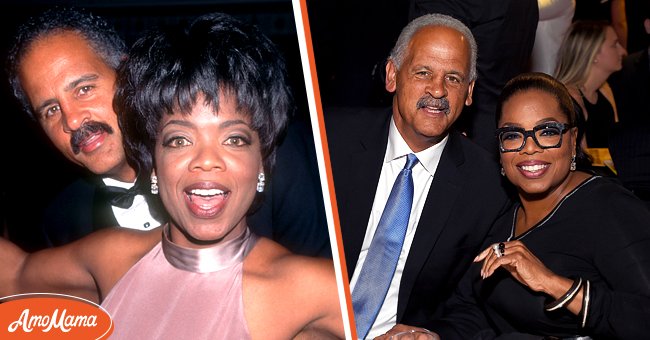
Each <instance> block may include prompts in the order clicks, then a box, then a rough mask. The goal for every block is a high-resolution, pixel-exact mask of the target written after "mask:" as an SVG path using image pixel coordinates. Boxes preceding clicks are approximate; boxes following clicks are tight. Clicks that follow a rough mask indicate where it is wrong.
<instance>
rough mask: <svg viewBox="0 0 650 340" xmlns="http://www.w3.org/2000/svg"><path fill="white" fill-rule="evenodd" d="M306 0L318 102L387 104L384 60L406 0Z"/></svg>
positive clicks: (402, 23) (403, 17) (404, 12)
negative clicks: (316, 75)
mask: <svg viewBox="0 0 650 340" xmlns="http://www.w3.org/2000/svg"><path fill="white" fill-rule="evenodd" d="M306 2H307V12H308V16H309V25H310V30H311V36H312V43H313V49H314V58H315V63H316V71H317V73H318V86H319V88H320V96H321V101H322V104H323V106H324V107H333V106H338V107H341V106H348V107H349V106H388V105H390V103H391V100H392V96H391V95H389V94H388V92H386V90H385V89H384V76H385V68H384V67H385V66H384V65H385V64H384V62H385V60H386V58H387V57H388V55H389V53H390V50H391V49H392V47H393V45H394V44H395V41H396V40H397V37H398V35H399V33H400V31H401V30H402V28H403V27H404V26H406V24H407V23H408V6H409V1H408V0H306ZM326 112H327V111H326Z"/></svg>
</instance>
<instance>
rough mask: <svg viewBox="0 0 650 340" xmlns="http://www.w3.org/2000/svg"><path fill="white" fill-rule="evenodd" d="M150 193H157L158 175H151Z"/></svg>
mask: <svg viewBox="0 0 650 340" xmlns="http://www.w3.org/2000/svg"><path fill="white" fill-rule="evenodd" d="M151 194H152V195H158V177H157V176H156V175H151Z"/></svg>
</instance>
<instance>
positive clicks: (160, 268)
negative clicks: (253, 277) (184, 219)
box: [102, 226, 258, 339]
mask: <svg viewBox="0 0 650 340" xmlns="http://www.w3.org/2000/svg"><path fill="white" fill-rule="evenodd" d="M164 228H165V231H164V233H163V238H162V241H161V242H160V243H158V244H157V245H156V246H155V247H154V248H153V249H152V250H151V251H149V253H147V254H146V255H145V256H144V257H143V258H142V259H140V260H139V261H138V262H137V263H136V264H135V265H134V266H133V267H131V269H129V271H128V272H127V273H126V274H125V275H124V276H123V277H122V278H121V279H120V280H119V281H118V282H117V284H116V285H115V286H114V287H113V289H112V290H111V291H110V292H109V294H108V295H107V296H106V299H104V301H103V302H102V306H103V307H104V308H105V309H106V310H107V311H108V313H109V314H110V315H111V317H112V318H113V322H114V324H115V330H114V332H113V335H112V336H111V339H250V334H249V330H248V326H247V324H246V319H245V317H244V305H243V300H242V266H243V261H244V258H245V257H246V255H247V254H248V253H249V251H250V250H251V249H252V248H253V246H254V245H255V243H256V242H257V239H258V237H257V236H256V235H255V234H252V233H251V232H250V231H249V230H248V229H246V230H245V231H244V232H243V233H242V234H241V235H239V236H238V237H236V238H235V239H232V240H229V241H226V242H223V243H219V244H217V245H215V246H213V247H210V248H203V249H190V248H184V247H181V246H178V245H176V244H174V243H172V242H171V241H170V240H169V237H168V235H167V229H166V228H168V227H167V226H165V227H164Z"/></svg>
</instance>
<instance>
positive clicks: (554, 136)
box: [496, 122, 571, 152]
mask: <svg viewBox="0 0 650 340" xmlns="http://www.w3.org/2000/svg"><path fill="white" fill-rule="evenodd" d="M570 128H571V126H570V125H569V124H564V123H559V122H548V123H544V124H540V125H537V126H535V127H534V128H533V129H532V130H524V129H523V128H520V127H514V126H506V127H502V128H498V129H497V131H496V137H497V139H499V149H500V150H501V152H517V151H521V150H522V149H523V148H524V146H526V140H527V139H528V137H532V138H533V140H534V141H535V144H537V146H539V147H540V148H542V149H552V148H559V147H560V146H562V135H563V134H564V133H565V132H567V131H569V129H570Z"/></svg>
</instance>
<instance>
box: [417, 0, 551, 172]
mask: <svg viewBox="0 0 650 340" xmlns="http://www.w3.org/2000/svg"><path fill="white" fill-rule="evenodd" d="M428 13H440V14H446V15H449V16H452V17H454V18H456V19H458V20H460V21H461V22H463V23H464V24H465V25H466V26H467V27H469V29H470V30H471V31H472V34H473V35H474V38H475V39H476V43H477V45H478V49H479V51H481V52H480V53H479V55H478V61H477V71H478V79H477V80H476V86H475V88H474V104H473V105H472V106H469V107H467V108H465V111H464V112H463V115H462V117H460V119H459V121H458V122H457V124H456V125H459V124H460V125H461V127H462V129H463V131H464V132H466V133H467V136H469V137H470V139H472V141H474V142H476V143H477V144H479V145H481V146H482V147H484V148H485V149H486V150H488V152H490V153H492V154H493V155H494V158H495V160H496V159H498V156H499V153H498V146H497V143H496V138H494V135H493V131H494V129H495V128H496V123H495V120H496V118H495V112H496V103H497V98H498V96H499V93H501V89H502V88H503V86H504V85H505V84H506V82H507V81H508V80H510V78H512V77H514V76H516V75H517V74H519V73H522V72H524V71H526V70H528V69H529V66H530V65H529V61H530V55H531V53H532V50H533V45H534V42H535V32H536V30H537V22H538V20H539V8H538V5H537V0H411V1H410V8H409V19H410V20H412V19H414V18H417V17H419V16H421V15H423V14H428Z"/></svg>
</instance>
